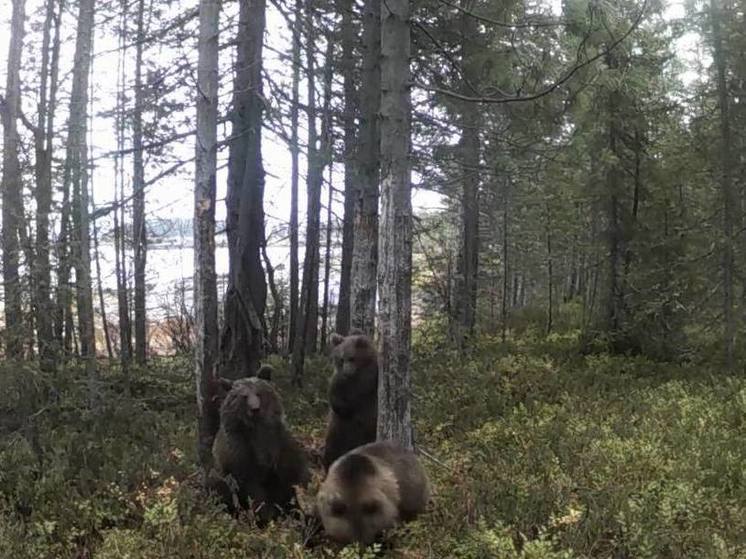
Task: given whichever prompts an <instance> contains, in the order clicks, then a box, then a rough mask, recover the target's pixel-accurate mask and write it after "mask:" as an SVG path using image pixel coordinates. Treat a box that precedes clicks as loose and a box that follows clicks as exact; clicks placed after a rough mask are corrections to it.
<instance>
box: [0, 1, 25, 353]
mask: <svg viewBox="0 0 746 559" xmlns="http://www.w3.org/2000/svg"><path fill="white" fill-rule="evenodd" d="M25 4H26V3H25V1H24V0H13V14H12V16H11V31H10V46H9V47H8V66H7V68H8V70H7V75H6V85H5V99H4V100H3V101H2V105H0V109H2V123H3V178H2V203H3V210H2V217H3V228H2V229H3V231H2V241H3V288H4V294H5V299H4V306H5V355H6V357H9V358H11V359H20V358H21V357H23V342H24V340H23V330H24V328H23V316H22V308H21V294H22V289H21V281H20V280H21V278H20V275H19V258H20V254H19V252H20V246H19V228H20V227H22V224H23V200H22V189H23V183H22V181H21V165H20V161H19V159H18V155H19V147H20V141H21V140H20V136H19V134H18V118H19V115H20V110H21V75H20V72H21V56H22V53H23V38H24V35H25V26H24V24H25V21H24V20H25V17H26V16H25V9H26V6H25Z"/></svg>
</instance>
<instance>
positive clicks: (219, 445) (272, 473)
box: [210, 366, 310, 523]
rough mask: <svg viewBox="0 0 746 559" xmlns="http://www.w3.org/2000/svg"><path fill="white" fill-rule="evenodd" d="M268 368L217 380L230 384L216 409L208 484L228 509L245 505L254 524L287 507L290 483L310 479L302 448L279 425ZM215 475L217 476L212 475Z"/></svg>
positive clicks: (292, 495)
mask: <svg viewBox="0 0 746 559" xmlns="http://www.w3.org/2000/svg"><path fill="white" fill-rule="evenodd" d="M270 377H271V369H270V368H268V367H266V366H265V367H262V368H261V369H260V370H259V373H258V377H250V378H242V379H239V380H236V381H229V380H227V379H220V381H221V383H222V384H223V385H224V386H225V387H226V388H230V389H229V391H228V393H227V395H226V396H225V399H224V400H223V403H222V405H221V407H220V430H219V431H218V433H217V435H216V437H215V441H214V443H213V447H212V455H213V460H214V464H215V472H214V473H213V475H212V477H211V480H210V486H211V488H212V489H213V490H215V491H216V492H217V493H218V494H219V495H220V496H221V498H222V500H223V501H224V502H225V504H226V505H227V507H228V510H229V511H231V512H232V513H236V512H237V507H236V505H238V507H240V508H244V509H248V508H251V509H252V510H253V511H254V513H255V515H256V519H257V521H258V522H259V523H265V522H267V521H269V520H272V519H273V518H275V517H276V516H277V515H278V514H280V513H282V512H284V511H287V510H288V509H289V508H290V507H291V506H292V503H293V500H294V498H295V489H294V486H295V485H300V486H305V485H306V484H307V483H308V481H309V479H310V472H309V469H308V463H307V461H306V456H305V453H304V451H303V448H302V447H301V446H300V444H299V443H298V442H297V441H296V440H295V439H294V438H293V437H292V435H291V434H290V432H289V431H288V429H287V426H286V425H285V419H284V410H283V407H282V402H281V400H280V396H279V395H278V394H277V392H276V391H275V389H274V387H273V386H272V384H271V383H270V382H269V379H270ZM216 476H217V477H216Z"/></svg>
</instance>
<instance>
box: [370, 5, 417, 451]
mask: <svg viewBox="0 0 746 559" xmlns="http://www.w3.org/2000/svg"><path fill="white" fill-rule="evenodd" d="M409 10H410V5H409V0H389V1H388V2H386V3H384V4H383V6H382V8H381V54H382V58H381V59H382V65H381V92H382V95H381V224H380V235H379V241H378V242H379V245H378V246H379V248H380V260H379V262H378V288H379V292H380V299H379V304H378V310H379V313H378V314H379V322H378V336H379V340H378V344H379V345H378V349H379V355H380V363H379V367H380V369H379V371H380V372H379V385H378V438H379V439H383V440H394V441H397V442H398V443H400V444H401V445H403V446H405V447H407V448H412V446H413V440H412V417H411V411H410V388H409V385H410V382H409V379H410V371H409V354H410V342H411V320H412V200H411V179H410V163H409V150H410V134H411V124H410V119H411V109H410V99H409V85H410V83H409V82H410V77H409V56H410V42H409V41H410V39H409V35H410V29H409Z"/></svg>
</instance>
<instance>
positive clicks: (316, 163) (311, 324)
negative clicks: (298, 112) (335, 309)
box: [301, 0, 324, 354]
mask: <svg viewBox="0 0 746 559" xmlns="http://www.w3.org/2000/svg"><path fill="white" fill-rule="evenodd" d="M306 9H307V13H306V17H307V20H306V64H307V66H308V76H307V83H308V117H307V118H308V175H307V184H306V192H307V199H308V203H307V207H306V251H305V256H304V257H303V285H302V287H301V309H302V310H301V314H302V316H303V318H302V320H303V322H304V323H305V325H304V338H305V340H304V346H305V347H304V350H305V351H304V353H305V354H309V353H316V349H317V341H318V334H319V323H318V317H319V263H320V262H319V260H320V240H321V185H322V183H323V170H324V160H323V157H324V156H323V155H322V153H321V149H320V148H319V147H318V145H317V144H318V131H317V128H316V124H317V123H316V121H317V117H318V115H317V111H316V75H315V74H316V64H315V52H314V51H315V48H316V44H315V43H316V31H315V21H314V11H315V9H316V0H308V1H307V3H306Z"/></svg>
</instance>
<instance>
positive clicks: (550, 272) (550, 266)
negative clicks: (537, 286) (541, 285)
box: [545, 204, 554, 335]
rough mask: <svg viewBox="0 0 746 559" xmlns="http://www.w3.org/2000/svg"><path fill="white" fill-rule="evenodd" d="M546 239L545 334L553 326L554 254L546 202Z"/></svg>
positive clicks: (550, 213)
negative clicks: (546, 291)
mask: <svg viewBox="0 0 746 559" xmlns="http://www.w3.org/2000/svg"><path fill="white" fill-rule="evenodd" d="M546 210H547V214H546V229H545V234H546V241H547V284H548V289H549V303H548V305H547V328H546V333H547V335H549V334H551V333H552V327H553V326H554V324H553V322H554V255H553V254H552V211H551V209H550V208H549V205H548V204H547V209H546Z"/></svg>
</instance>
